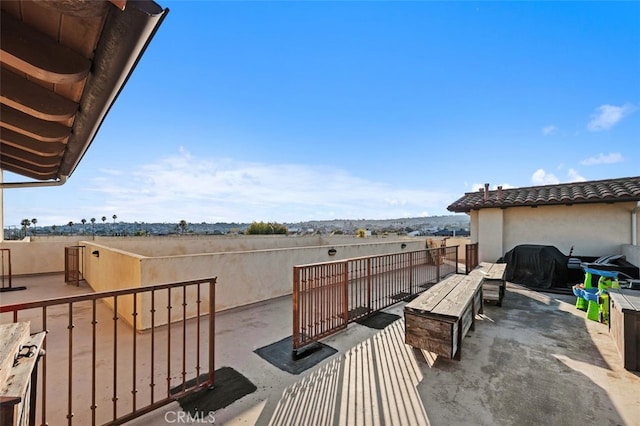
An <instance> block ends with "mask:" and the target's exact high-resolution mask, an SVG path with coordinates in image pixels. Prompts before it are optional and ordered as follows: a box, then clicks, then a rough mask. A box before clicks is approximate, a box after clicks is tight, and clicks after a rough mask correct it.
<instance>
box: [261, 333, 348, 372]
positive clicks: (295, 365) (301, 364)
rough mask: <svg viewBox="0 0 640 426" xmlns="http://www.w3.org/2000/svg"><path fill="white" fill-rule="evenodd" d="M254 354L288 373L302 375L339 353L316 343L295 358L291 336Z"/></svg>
mask: <svg viewBox="0 0 640 426" xmlns="http://www.w3.org/2000/svg"><path fill="white" fill-rule="evenodd" d="M254 352H255V353H256V354H258V355H259V356H261V357H262V358H263V359H265V360H266V361H268V362H270V363H271V364H273V365H275V366H276V367H278V368H279V369H281V370H283V371H286V372H287V373H291V374H300V373H302V372H303V371H305V370H308V369H309V368H311V367H313V366H314V365H316V364H318V363H319V362H320V361H322V360H324V359H326V358H329V357H330V356H331V355H333V354H335V353H336V352H338V351H337V350H336V349H334V348H332V347H331V346H328V345H325V344H324V343H314V344H313V346H311V347H310V348H309V349H307V350H305V351H304V352H302V353H300V354H299V355H298V356H295V355H294V353H293V340H292V337H291V336H289V337H286V338H284V339H282V340H280V341H278V342H275V343H272V344H270V345H267V346H263V347H262V348H258V349H256V350H255V351H254Z"/></svg>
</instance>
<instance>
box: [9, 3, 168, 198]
mask: <svg viewBox="0 0 640 426" xmlns="http://www.w3.org/2000/svg"><path fill="white" fill-rule="evenodd" d="M0 8H1V9H0V10H1V14H0V64H1V74H0V101H1V104H0V126H1V127H0V170H6V171H9V172H12V173H15V174H17V175H20V176H23V177H26V178H28V179H30V180H32V181H36V182H59V181H64V180H65V179H66V178H67V177H68V176H70V175H71V174H72V173H73V171H74V170H75V168H76V167H77V165H78V163H79V162H80V160H81V159H82V156H83V155H84V153H85V152H86V150H87V149H88V148H89V145H90V144H91V142H92V141H93V139H94V137H95V136H96V134H97V132H98V129H99V128H100V126H101V124H102V122H103V120H104V118H105V116H106V115H107V113H108V111H109V109H110V107H111V106H112V105H113V103H114V102H115V100H116V98H117V96H118V94H119V93H120V91H121V90H122V88H123V87H124V85H125V83H126V81H127V79H128V78H129V76H130V75H131V73H132V72H133V70H134V68H135V66H136V64H137V63H138V61H139V59H140V58H141V56H142V54H143V53H144V51H145V50H146V47H147V45H148V44H149V42H150V41H151V39H152V38H153V35H154V34H155V32H156V31H157V29H158V28H159V26H160V25H161V23H162V21H163V19H164V17H165V16H166V14H167V13H168V9H163V8H162V7H160V6H159V5H158V4H156V3H155V2H153V1H151V0H136V1H134V0H128V1H127V0H110V1H107V0H54V1H51V0H15V1H1V2H0ZM20 183H28V182H20ZM1 185H2V186H5V187H8V186H10V185H11V183H3V184H1Z"/></svg>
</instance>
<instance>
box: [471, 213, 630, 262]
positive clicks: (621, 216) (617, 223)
mask: <svg viewBox="0 0 640 426" xmlns="http://www.w3.org/2000/svg"><path fill="white" fill-rule="evenodd" d="M636 206H637V203H635V202H629V203H610V204H605V203H594V204H574V205H570V206H566V205H556V206H538V207H535V208H533V207H509V208H506V209H499V208H486V209H480V210H472V211H471V213H470V216H471V242H474V243H475V242H478V243H479V260H480V261H481V262H482V261H485V262H494V261H495V260H497V259H498V258H500V257H501V256H503V255H504V254H505V253H506V252H508V251H509V250H511V249H513V248H514V247H515V246H517V245H520V244H540V245H551V246H555V247H557V248H558V249H559V250H560V251H561V252H563V253H565V254H569V250H570V249H571V247H572V246H573V248H574V249H573V254H574V255H576V256H603V255H606V254H624V253H623V247H624V246H625V245H630V244H631V242H632V235H631V232H632V228H633V227H632V224H631V221H632V215H631V212H632V211H633V209H634V208H635V207H636ZM639 216H640V215H637V216H636V226H635V229H636V240H637V241H640V217H639ZM634 247H638V246H630V248H629V247H626V248H625V249H624V250H625V252H626V253H629V255H628V256H627V257H628V259H629V261H630V262H631V263H633V264H634V265H638V263H637V262H638V260H636V262H634V261H633V259H635V258H634V253H637V251H636V250H634V249H633V248H634Z"/></svg>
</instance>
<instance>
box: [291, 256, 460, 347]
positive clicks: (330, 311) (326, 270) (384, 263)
mask: <svg viewBox="0 0 640 426" xmlns="http://www.w3.org/2000/svg"><path fill="white" fill-rule="evenodd" d="M457 271H458V247H457V246H452V247H440V248H434V249H427V250H418V251H412V252H402V253H393V254H386V255H379V256H367V257H360V258H353V259H346V260H341V261H334V262H325V263H316V264H311V265H300V266H294V267H293V350H294V352H296V353H297V352H298V351H299V350H300V349H302V348H304V347H305V346H307V345H309V344H311V343H314V342H317V341H319V340H320V339H322V338H324V337H327V336H329V335H331V334H334V333H336V332H338V331H340V330H343V329H345V328H346V327H347V324H348V323H349V322H352V321H355V320H357V319H360V318H363V317H366V316H367V315H370V314H372V313H375V312H377V311H380V310H382V309H385V308H387V307H389V306H391V305H394V304H395V303H398V302H400V301H402V300H407V299H409V298H411V297H412V296H414V295H416V294H418V293H421V292H422V291H424V290H425V289H427V288H429V287H431V286H432V285H433V284H435V283H436V282H438V281H439V280H440V279H441V278H443V277H445V276H447V275H449V274H451V273H457Z"/></svg>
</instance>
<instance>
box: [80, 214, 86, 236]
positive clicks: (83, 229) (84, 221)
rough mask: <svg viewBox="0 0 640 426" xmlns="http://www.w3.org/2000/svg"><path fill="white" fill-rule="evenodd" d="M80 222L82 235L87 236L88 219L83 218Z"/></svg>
mask: <svg viewBox="0 0 640 426" xmlns="http://www.w3.org/2000/svg"><path fill="white" fill-rule="evenodd" d="M80 222H82V235H86V233H87V226H86V223H87V219H85V218H82V219H81V220H80Z"/></svg>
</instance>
